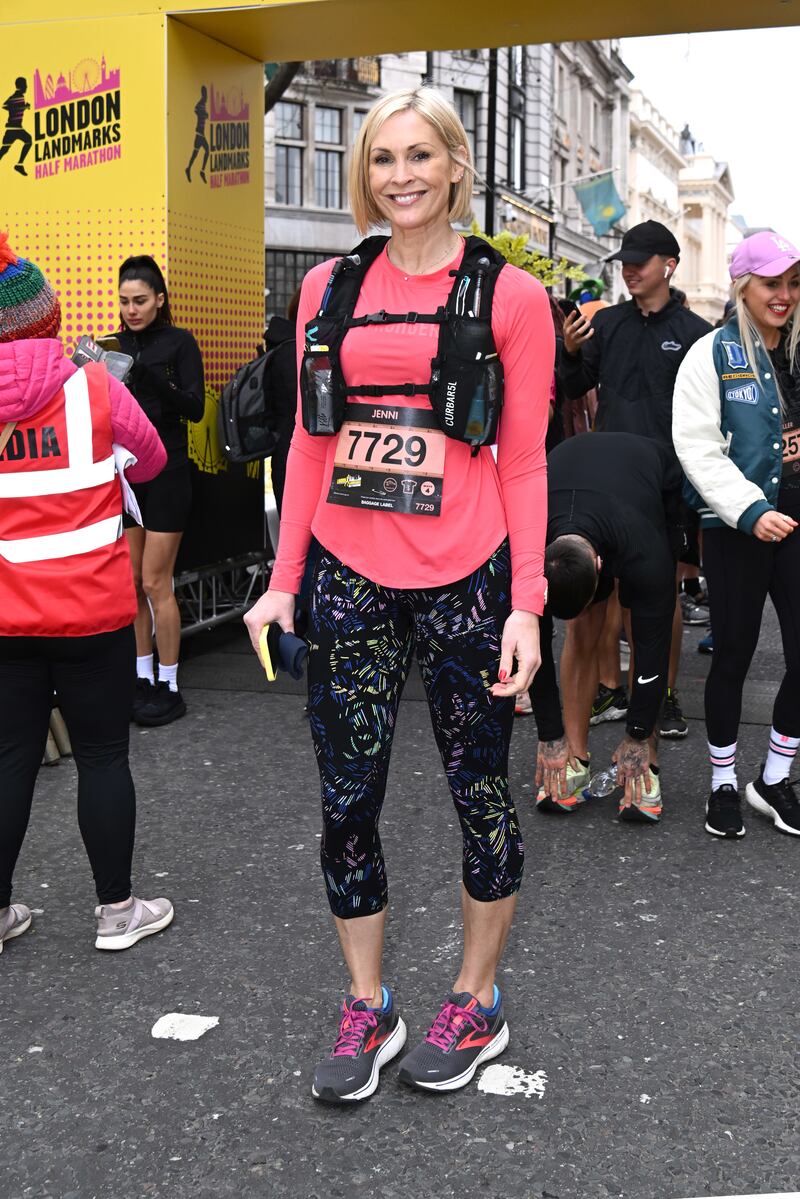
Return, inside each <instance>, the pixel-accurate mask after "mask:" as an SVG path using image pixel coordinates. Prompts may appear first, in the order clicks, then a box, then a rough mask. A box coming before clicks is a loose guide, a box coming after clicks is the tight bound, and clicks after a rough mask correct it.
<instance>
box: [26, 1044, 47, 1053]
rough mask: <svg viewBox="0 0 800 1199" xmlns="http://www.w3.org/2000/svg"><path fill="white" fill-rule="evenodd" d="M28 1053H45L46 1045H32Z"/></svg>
mask: <svg viewBox="0 0 800 1199" xmlns="http://www.w3.org/2000/svg"><path fill="white" fill-rule="evenodd" d="M28 1053H44V1045H30V1046H29V1047H28Z"/></svg>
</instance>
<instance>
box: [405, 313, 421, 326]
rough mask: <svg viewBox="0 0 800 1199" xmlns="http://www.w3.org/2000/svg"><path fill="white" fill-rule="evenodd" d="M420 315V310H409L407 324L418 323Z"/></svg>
mask: <svg viewBox="0 0 800 1199" xmlns="http://www.w3.org/2000/svg"><path fill="white" fill-rule="evenodd" d="M418 316H419V313H418V312H407V313H406V324H407V325H416V323H417V317H418Z"/></svg>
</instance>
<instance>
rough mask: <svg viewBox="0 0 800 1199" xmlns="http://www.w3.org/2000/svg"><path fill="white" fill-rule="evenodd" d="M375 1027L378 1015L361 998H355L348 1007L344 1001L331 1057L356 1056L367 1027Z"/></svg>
mask: <svg viewBox="0 0 800 1199" xmlns="http://www.w3.org/2000/svg"><path fill="white" fill-rule="evenodd" d="M359 1004H360V1005H361V1006H359ZM377 1027H378V1017H377V1016H376V1015H375V1013H374V1011H372V1009H371V1008H368V1007H367V1006H366V1005H365V1004H364V1001H363V999H357V1000H356V1001H355V1002H354V1003H352V1004H350V1006H349V1007H348V1005H347V1002H346V1001H345V1004H344V1008H343V1010H342V1022H341V1024H340V1025H339V1035H338V1037H337V1038H336V1044H335V1045H334V1047H333V1052H332V1054H331V1057H358V1055H359V1053H360V1051H361V1043H362V1041H363V1040H364V1037H365V1035H366V1032H367V1029H369V1028H377Z"/></svg>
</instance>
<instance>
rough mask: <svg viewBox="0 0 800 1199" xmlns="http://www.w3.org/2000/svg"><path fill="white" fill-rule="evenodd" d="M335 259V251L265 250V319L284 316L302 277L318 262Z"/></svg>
mask: <svg viewBox="0 0 800 1199" xmlns="http://www.w3.org/2000/svg"><path fill="white" fill-rule="evenodd" d="M335 257H336V251H335V250H330V251H327V252H326V251H324V250H322V251H320V252H319V253H313V252H308V253H307V252H305V251H303V250H267V251H266V254H265V258H266V262H265V266H266V281H267V289H268V292H269V294H268V295H267V300H266V316H267V319H269V317H271V316H285V315H286V308H287V306H288V304H289V301H290V300H291V298H292V296H293V295H294V293H295V292H296V291H297V289H298V287H299V286H300V284H301V283H302V282H303V276H304V275H305V274H306V273H307V272H308V271H310V270H311V268H312V266H316V265H317V263H318V262H325V261H326V259H328V258H335Z"/></svg>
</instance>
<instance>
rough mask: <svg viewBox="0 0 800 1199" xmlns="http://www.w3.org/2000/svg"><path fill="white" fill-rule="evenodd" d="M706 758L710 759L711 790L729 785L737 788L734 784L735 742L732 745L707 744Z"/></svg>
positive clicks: (735, 783)
mask: <svg viewBox="0 0 800 1199" xmlns="http://www.w3.org/2000/svg"><path fill="white" fill-rule="evenodd" d="M708 756H709V758H710V759H711V790H712V791H716V790H717V788H718V787H722V786H724V784H725V783H730V785H731V786H732V787H738V784H737V782H736V742H735V741H734V742H733V744H732V745H712V744H711V742H710V741H709V743H708Z"/></svg>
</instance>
